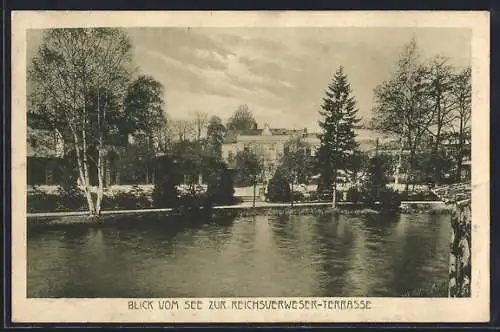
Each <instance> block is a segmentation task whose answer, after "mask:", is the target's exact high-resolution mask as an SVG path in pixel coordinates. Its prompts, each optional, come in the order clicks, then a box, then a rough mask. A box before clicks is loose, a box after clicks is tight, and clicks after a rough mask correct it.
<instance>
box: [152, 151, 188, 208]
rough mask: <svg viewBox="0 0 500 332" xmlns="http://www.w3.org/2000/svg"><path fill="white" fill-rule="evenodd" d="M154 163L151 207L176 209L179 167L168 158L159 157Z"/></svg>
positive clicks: (179, 176)
mask: <svg viewBox="0 0 500 332" xmlns="http://www.w3.org/2000/svg"><path fill="white" fill-rule="evenodd" d="M156 162H157V164H156V183H155V186H154V189H153V192H152V194H151V196H152V200H153V206H154V207H156V208H173V207H176V206H177V205H178V204H179V191H178V189H177V185H178V184H179V183H180V178H181V175H180V171H179V166H178V165H177V164H176V163H175V162H174V160H173V159H172V158H171V157H170V156H162V157H159V158H158V159H157V161H156Z"/></svg>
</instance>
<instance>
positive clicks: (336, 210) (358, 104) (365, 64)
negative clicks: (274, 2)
mask: <svg viewBox="0 0 500 332" xmlns="http://www.w3.org/2000/svg"><path fill="white" fill-rule="evenodd" d="M489 61H490V59H489V13H488V12H452V11H448V12H431V11H426V12H403V11H402V12H397V11H392V12H383V11H377V12H364V11H351V12H296V11H276V12H266V11H263V12H209V11H206V12H153V11H151V12H132V11H129V12H113V11H109V12H102V11H101V12H92V11H88V12H72V11H67V12H66V11H65V12H62V11H60V12H59V11H22V12H21V11H17V12H13V13H12V110H11V111H12V133H13V137H12V169H11V172H12V319H13V321H14V322H38V323H43V322H115V323H117V322H125V323H126V322H142V323H148V322H155V323H188V322H205V323H208V322H219V323H223V322H233V323H234V322H259V323H273V322H302V323H310V322H322V323H333V322H399V323H410V322H411V323H414V322H486V321H488V320H489V303H490V298H489V287H490V284H489V283H490V281H489V280H490V271H489V264H490V260H489V248H490V246H489V222H490V216H489V211H490V207H489V204H490V203H489V188H490V186H489V93H490V92H489Z"/></svg>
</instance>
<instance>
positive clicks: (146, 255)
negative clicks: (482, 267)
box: [27, 214, 450, 297]
mask: <svg viewBox="0 0 500 332" xmlns="http://www.w3.org/2000/svg"><path fill="white" fill-rule="evenodd" d="M449 218H450V217H449V216H448V215H427V214H419V215H401V216H396V217H382V216H359V217H358V216H343V215H340V216H312V215H311V216H303V215H301V216H295V215H293V216H281V217H271V216H257V217H245V218H236V219H231V218H225V219H219V220H213V221H206V222H193V221H191V222H190V221H188V220H179V219H172V218H165V217H163V218H162V217H147V218H143V219H141V220H137V217H135V218H130V217H129V218H128V219H125V218H123V217H121V219H120V220H119V221H117V222H115V223H110V224H107V225H106V226H99V227H91V226H89V225H84V226H64V227H60V228H58V229H32V230H30V231H29V233H28V278H27V281H28V288H27V291H28V297H225V296H228V297H235V296H283V297H285V296H401V295H402V294H403V293H404V292H406V291H409V290H412V289H416V288H421V287H428V286H430V285H432V283H433V282H443V281H446V280H447V271H448V253H449V239H450V225H449Z"/></svg>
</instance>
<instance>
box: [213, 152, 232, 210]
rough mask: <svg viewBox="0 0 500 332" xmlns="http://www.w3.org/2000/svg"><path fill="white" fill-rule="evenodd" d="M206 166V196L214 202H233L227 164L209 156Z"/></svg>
mask: <svg viewBox="0 0 500 332" xmlns="http://www.w3.org/2000/svg"><path fill="white" fill-rule="evenodd" d="M207 168H208V169H209V170H210V174H209V176H208V187H207V196H208V198H209V200H210V202H211V203H214V204H232V203H234V186H233V180H232V178H231V174H230V173H229V170H228V169H227V166H226V164H225V163H224V162H222V161H221V160H220V159H216V158H209V160H208V162H207Z"/></svg>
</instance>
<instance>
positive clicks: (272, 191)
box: [267, 169, 291, 202]
mask: <svg viewBox="0 0 500 332" xmlns="http://www.w3.org/2000/svg"><path fill="white" fill-rule="evenodd" d="M290 196H291V193H290V186H289V184H288V180H287V179H286V177H285V176H284V174H283V172H281V170H280V169H278V170H276V172H275V173H274V175H273V177H272V178H271V180H269V184H268V185H267V198H268V199H269V201H271V202H289V201H290Z"/></svg>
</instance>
